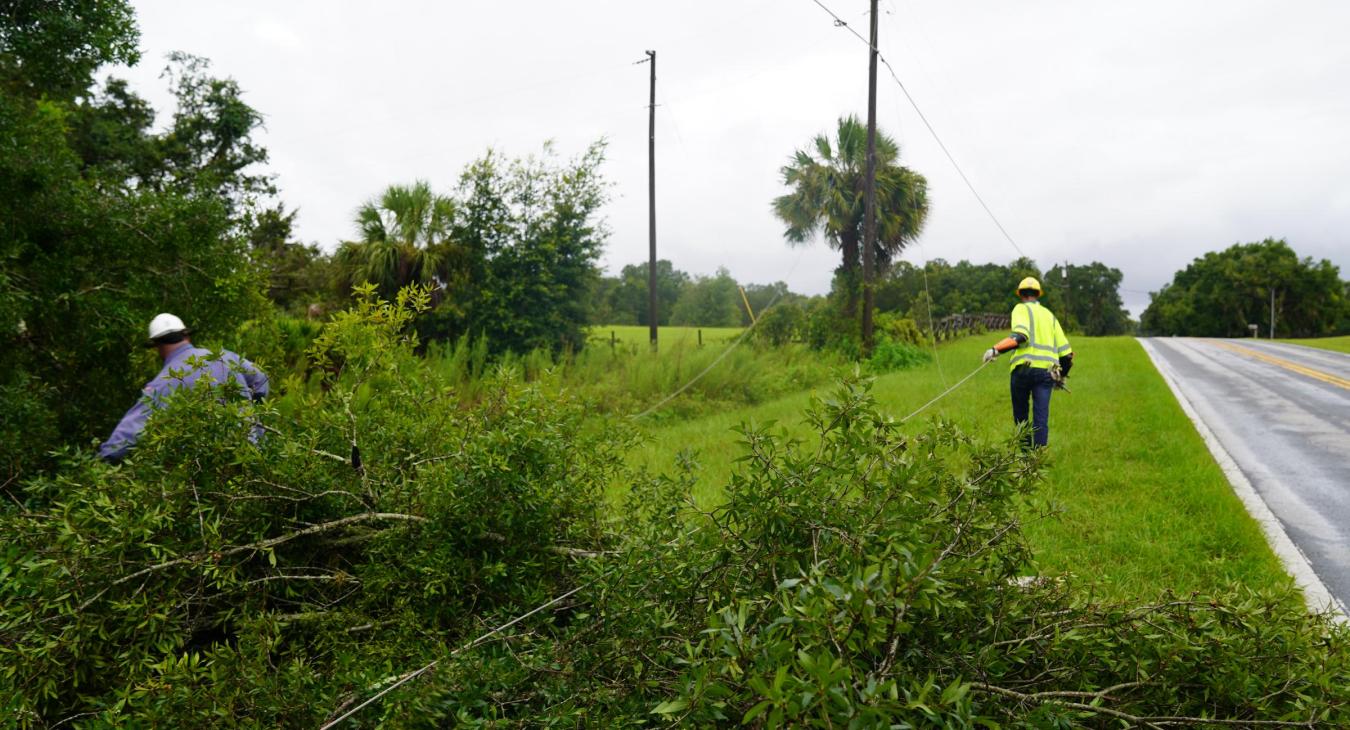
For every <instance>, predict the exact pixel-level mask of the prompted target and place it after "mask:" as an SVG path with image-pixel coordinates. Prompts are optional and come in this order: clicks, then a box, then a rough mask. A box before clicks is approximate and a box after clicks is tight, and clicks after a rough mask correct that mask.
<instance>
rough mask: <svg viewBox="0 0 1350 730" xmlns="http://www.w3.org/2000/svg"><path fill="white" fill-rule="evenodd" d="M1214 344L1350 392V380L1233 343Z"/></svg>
mask: <svg viewBox="0 0 1350 730" xmlns="http://www.w3.org/2000/svg"><path fill="white" fill-rule="evenodd" d="M1214 344H1216V345H1218V346H1219V347H1222V348H1224V349H1225V350H1231V351H1232V352H1236V353H1238V354H1240V355H1247V356H1248V357H1254V358H1256V359H1257V360H1262V361H1264V362H1268V363H1270V364H1271V365H1277V366H1279V367H1282V368H1284V369H1285V370H1290V371H1293V372H1296V373H1298V374H1300V375H1306V376H1308V377H1310V378H1316V379H1317V380H1320V381H1322V382H1324V383H1331V384H1332V385H1335V386H1338V387H1341V388H1345V389H1346V390H1350V380H1346V379H1345V378H1342V377H1340V376H1337V375H1332V374H1331V373H1324V372H1322V371H1321V370H1314V369H1312V368H1310V367H1306V366H1304V365H1299V364H1298V363H1296V362H1290V361H1288V360H1285V359H1284V358H1281V357H1275V356H1274V355H1267V354H1266V353H1264V352H1257V351H1256V350H1253V349H1252V348H1250V347H1243V346H1242V345H1235V344H1233V343H1231V342H1215V343H1214Z"/></svg>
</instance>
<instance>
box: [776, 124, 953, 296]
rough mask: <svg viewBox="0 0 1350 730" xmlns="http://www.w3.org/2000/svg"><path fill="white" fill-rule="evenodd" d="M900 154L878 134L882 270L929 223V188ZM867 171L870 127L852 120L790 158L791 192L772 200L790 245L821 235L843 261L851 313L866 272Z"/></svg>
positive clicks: (878, 251)
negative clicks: (862, 270) (861, 271)
mask: <svg viewBox="0 0 1350 730" xmlns="http://www.w3.org/2000/svg"><path fill="white" fill-rule="evenodd" d="M899 158H900V147H899V145H897V144H896V143H895V140H893V139H891V138H890V137H888V136H887V135H885V134H882V133H881V132H880V131H878V132H877V173H876V174H877V177H876V180H877V183H876V196H877V209H876V210H877V243H876V261H877V267H878V269H879V270H881V269H884V268H885V267H886V266H887V265H888V264H889V263H890V261H891V259H892V258H893V257H894V256H896V255H897V254H899V253H900V252H901V251H902V250H904V248H905V246H906V245H907V244H909V243H910V242H911V241H913V240H915V239H916V238H918V236H919V233H920V232H921V231H922V230H923V225H924V222H925V221H926V220H927V218H928V181H927V180H925V179H924V177H923V175H920V174H919V173H917V172H914V171H913V170H910V169H909V168H906V167H902V166H901V165H899V164H898V162H897V161H898V160H899ZM866 172H867V125H865V124H863V123H862V122H860V121H858V118H857V117H856V116H853V115H849V116H846V117H843V118H841V119H840V120H839V129H838V131H837V132H836V135H835V138H834V139H833V140H831V139H830V138H829V137H828V136H826V135H824V134H821V135H817V136H816V138H815V139H814V140H813V141H812V145H811V146H810V147H808V148H806V149H801V150H798V151H797V152H796V154H794V155H793V157H792V160H791V162H789V163H788V164H787V165H785V166H784V167H783V169H782V173H783V183H784V184H786V185H787V186H788V187H790V188H792V190H791V192H789V193H788V194H787V195H782V196H779V197H778V198H775V199H774V201H773V212H774V214H775V215H777V216H778V218H779V219H780V220H782V221H783V222H784V223H786V224H787V230H785V231H784V232H783V237H784V238H786V239H787V240H788V243H789V244H790V245H797V244H803V243H807V242H809V241H810V240H811V239H812V238H814V237H815V236H816V234H817V233H823V234H824V236H825V241H826V242H827V243H828V244H829V245H830V247H831V248H834V249H837V250H838V251H839V252H840V254H841V257H842V262H841V264H840V266H839V269H838V271H839V273H841V274H843V275H844V278H845V280H846V285H847V286H848V287H849V295H848V300H847V301H848V310H849V312H850V313H852V311H853V290H854V289H855V288H856V284H857V281H858V269H859V268H860V267H861V262H862V257H861V252H862V235H863V187H864V183H865V178H866Z"/></svg>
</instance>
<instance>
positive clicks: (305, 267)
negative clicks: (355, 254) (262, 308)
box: [248, 203, 336, 314]
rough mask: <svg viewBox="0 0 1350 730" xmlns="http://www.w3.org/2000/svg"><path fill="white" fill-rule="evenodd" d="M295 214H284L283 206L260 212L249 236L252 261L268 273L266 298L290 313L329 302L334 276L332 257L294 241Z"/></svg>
mask: <svg viewBox="0 0 1350 730" xmlns="http://www.w3.org/2000/svg"><path fill="white" fill-rule="evenodd" d="M297 212H298V211H291V212H289V213H288V212H286V206H285V204H284V203H283V204H279V205H278V206H277V207H275V208H268V209H266V210H263V211H261V212H260V213H259V214H258V215H257V216H256V217H255V218H254V220H253V221H252V229H251V230H250V231H249V235H248V240H249V247H250V248H251V250H252V253H253V258H254V260H255V261H257V262H259V263H260V264H261V265H262V266H263V268H264V269H265V270H266V272H267V297H268V298H269V299H271V300H272V302H273V303H275V304H276V305H277V306H278V307H280V308H281V309H282V310H285V311H288V312H291V313H292V314H300V313H301V312H302V310H307V308H308V307H309V306H310V305H320V306H322V305H324V304H326V303H329V302H331V301H332V299H333V284H334V277H335V273H336V272H335V270H334V265H333V257H331V256H329V255H328V254H326V253H324V252H323V251H322V250H320V249H319V247H318V246H316V245H314V244H304V243H300V242H298V241H295V240H293V238H294V235H293V233H294V227H295V216H296V213H297Z"/></svg>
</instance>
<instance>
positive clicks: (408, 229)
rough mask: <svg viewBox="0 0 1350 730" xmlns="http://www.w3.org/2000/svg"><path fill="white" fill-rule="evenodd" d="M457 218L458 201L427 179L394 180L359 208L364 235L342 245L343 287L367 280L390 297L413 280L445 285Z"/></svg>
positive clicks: (339, 257)
mask: <svg viewBox="0 0 1350 730" xmlns="http://www.w3.org/2000/svg"><path fill="white" fill-rule="evenodd" d="M454 217H455V202H454V200H453V199H451V198H449V197H444V196H440V195H436V194H435V193H433V192H431V186H430V185H428V184H427V183H426V182H423V181H421V180H419V181H417V182H415V183H413V184H412V185H411V186H407V185H390V186H389V188H388V189H386V190H385V191H384V194H383V195H381V196H380V197H379V198H378V199H375V200H371V201H370V202H368V203H366V204H364V205H362V206H361V207H360V208H359V209H358V210H357V211H356V221H355V222H356V227H357V229H358V230H359V231H360V240H357V241H345V242H343V244H342V245H341V246H340V247H339V248H338V251H337V260H338V267H339V272H340V273H339V276H340V278H341V282H340V283H341V285H342V288H343V289H345V290H347V291H350V289H351V287H352V286H353V285H355V284H358V283H361V282H369V283H372V284H374V285H375V286H376V288H377V291H378V292H379V293H380V296H382V297H386V298H392V297H393V296H394V295H395V294H397V293H398V291H399V289H402V288H403V287H405V286H407V285H409V284H433V285H437V286H438V288H439V286H440V285H444V284H445V283H446V281H447V279H448V277H449V272H448V270H447V269H448V267H449V264H450V263H451V261H452V259H453V258H454V254H455V246H454V245H453V244H452V243H451V242H450V230H451V226H452V225H453V223H454Z"/></svg>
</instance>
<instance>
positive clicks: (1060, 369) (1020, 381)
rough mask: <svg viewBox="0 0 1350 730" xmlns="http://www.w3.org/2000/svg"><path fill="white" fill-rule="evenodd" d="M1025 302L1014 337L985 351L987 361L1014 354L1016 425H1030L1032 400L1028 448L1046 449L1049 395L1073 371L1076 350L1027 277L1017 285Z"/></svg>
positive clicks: (1015, 309) (1035, 283) (1037, 287)
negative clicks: (1043, 304) (1074, 350)
mask: <svg viewBox="0 0 1350 730" xmlns="http://www.w3.org/2000/svg"><path fill="white" fill-rule="evenodd" d="M1017 295H1018V296H1019V297H1021V299H1022V301H1021V303H1020V304H1018V305H1017V306H1016V307H1013V311H1012V334H1011V335H1009V336H1008V337H1005V338H1003V339H1002V340H1000V341H999V342H998V344H996V345H994V346H993V347H991V348H989V349H988V350H985V352H984V361H985V362H990V361H992V360H993V359H994V358H996V357H998V356H999V355H1001V354H1003V353H1005V352H1008V351H1012V353H1013V356H1012V362H1011V363H1010V365H1011V367H1012V410H1013V422H1014V423H1016V424H1017V425H1019V426H1020V425H1022V424H1023V423H1026V422H1027V400H1028V398H1029V399H1030V400H1031V428H1032V434H1031V438H1030V439H1029V442H1028V444H1027V445H1028V446H1031V445H1035V446H1038V447H1039V446H1045V445H1046V443H1047V442H1048V441H1049V440H1050V393H1051V392H1052V391H1053V390H1054V389H1055V386H1056V385H1059V384H1062V383H1063V381H1064V378H1066V377H1068V375H1069V369H1070V368H1072V367H1073V348H1072V347H1070V346H1069V338H1067V337H1065V336H1064V328H1063V327H1061V326H1059V320H1058V319H1055V315H1054V314H1053V313H1052V312H1051V311H1050V310H1048V309H1046V308H1045V307H1043V306H1041V303H1040V302H1038V301H1036V300H1037V299H1039V298H1040V296H1041V283H1040V282H1039V281H1036V279H1034V278H1032V277H1030V276H1028V277H1027V278H1025V279H1023V280H1022V283H1020V284H1018V285H1017Z"/></svg>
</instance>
